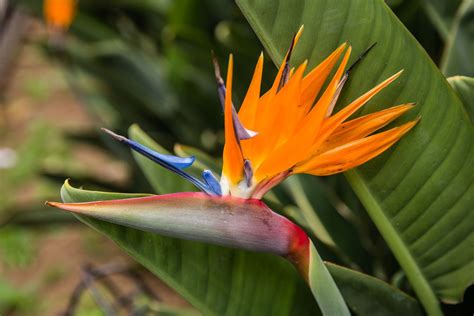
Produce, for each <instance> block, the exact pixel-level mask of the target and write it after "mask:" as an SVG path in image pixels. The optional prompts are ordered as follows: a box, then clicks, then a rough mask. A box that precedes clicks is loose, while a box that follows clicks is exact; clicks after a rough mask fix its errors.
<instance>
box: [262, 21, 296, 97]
mask: <svg viewBox="0 0 474 316" xmlns="http://www.w3.org/2000/svg"><path fill="white" fill-rule="evenodd" d="M303 29H304V26H303V25H301V26H300V28H299V30H298V32H296V34H295V35H294V36H293V39H292V41H291V45H290V47H289V48H288V51H287V52H286V54H285V58H283V61H282V62H281V65H280V68H279V69H278V73H277V75H276V77H275V81H273V85H272V87H271V89H270V91H272V92H273V93H276V92H277V91H278V89H279V87H280V81H281V78H282V75H283V72H284V71H285V68H286V62H287V61H288V58H289V57H290V54H291V53H292V51H293V49H294V48H295V47H296V44H297V43H298V41H299V39H300V37H301V34H302V33H303Z"/></svg>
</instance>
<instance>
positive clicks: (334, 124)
mask: <svg viewBox="0 0 474 316" xmlns="http://www.w3.org/2000/svg"><path fill="white" fill-rule="evenodd" d="M402 72H403V70H401V71H399V72H397V73H396V74H394V75H393V76H391V77H389V78H387V79H385V80H384V81H383V82H382V83H379V84H378V85H377V86H376V87H375V88H372V89H371V90H370V91H368V92H366V93H365V94H364V95H362V96H361V97H359V98H358V99H356V100H355V101H353V102H352V103H351V104H349V105H348V106H346V107H345V108H343V109H342V110H340V111H339V112H337V113H336V114H334V115H333V116H331V117H329V118H328V119H327V120H326V121H325V123H324V125H323V127H322V128H321V131H320V132H319V133H318V137H317V138H316V142H315V143H314V144H313V145H312V148H311V151H312V152H314V151H317V150H318V148H319V147H320V146H321V145H322V144H323V143H324V142H325V141H326V139H327V138H328V137H329V136H330V135H331V134H332V133H333V132H334V131H335V130H336V129H337V128H338V127H339V126H340V125H341V124H342V122H344V121H345V120H346V119H348V118H349V117H350V116H351V115H352V114H354V113H355V112H356V111H357V110H358V109H360V108H361V107H362V106H363V105H364V104H366V103H367V102H368V101H369V100H370V99H372V98H373V97H374V96H375V95H376V94H377V93H379V92H380V91H381V90H382V89H383V88H385V87H386V86H388V85H389V84H390V83H392V82H393V81H394V80H395V79H397V78H398V77H399V76H400V75H401V73H402Z"/></svg>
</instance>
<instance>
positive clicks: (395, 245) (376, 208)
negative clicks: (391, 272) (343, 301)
mask: <svg viewBox="0 0 474 316" xmlns="http://www.w3.org/2000/svg"><path fill="white" fill-rule="evenodd" d="M346 176H347V178H348V180H349V182H351V184H352V188H353V189H354V191H356V193H357V195H358V196H359V198H360V199H361V201H362V202H363V204H364V206H365V209H366V210H367V213H369V215H370V217H371V218H372V220H373V221H374V223H375V225H376V226H377V228H378V230H379V232H380V233H381V234H382V236H383V237H384V239H385V241H386V242H387V244H388V245H389V247H390V249H391V250H392V252H393V254H394V255H395V257H396V258H397V260H398V262H399V263H400V266H401V267H402V268H403V270H404V271H405V273H406V275H407V278H408V280H409V281H410V284H411V285H412V287H413V289H414V290H415V293H416V295H417V296H418V298H419V300H420V301H421V304H422V305H423V307H424V308H425V311H426V313H427V314H428V315H430V316H442V315H443V313H442V311H441V309H440V306H439V302H438V299H437V297H436V295H435V293H434V292H433V289H432V288H431V286H430V284H429V283H428V280H426V278H425V276H424V274H423V271H421V269H420V267H419V266H418V264H417V262H416V260H415V258H413V256H412V254H411V253H410V251H409V249H408V247H407V245H405V243H404V241H403V240H402V238H401V237H400V234H399V233H398V232H397V231H396V229H395V227H393V225H392V223H391V222H390V220H389V219H388V218H387V217H386V216H385V213H384V212H383V210H382V209H381V208H380V205H379V204H378V203H377V201H376V200H375V199H374V198H373V195H372V194H371V193H370V190H369V188H368V187H367V186H366V185H365V183H364V181H362V179H361V178H360V176H359V175H358V174H357V172H356V171H355V170H352V171H349V172H346Z"/></svg>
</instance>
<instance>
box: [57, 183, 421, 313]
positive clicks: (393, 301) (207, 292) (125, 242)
mask: <svg viewBox="0 0 474 316" xmlns="http://www.w3.org/2000/svg"><path fill="white" fill-rule="evenodd" d="M141 196H146V195H144V194H124V193H110V192H97V191H87V190H82V189H77V188H74V187H72V186H71V185H70V184H69V182H67V181H66V183H65V184H64V186H63V187H62V189H61V197H62V199H63V201H64V202H87V201H95V200H112V199H119V198H132V197H141ZM78 218H79V219H80V220H81V221H83V222H84V223H86V224H87V225H89V226H91V227H93V228H94V229H96V230H97V231H99V232H101V233H103V234H105V235H106V236H108V237H109V238H111V239H112V240H113V241H114V242H116V243H117V244H118V245H119V246H120V247H121V248H123V249H124V250H125V251H126V252H127V253H128V254H129V255H130V256H132V257H133V258H134V259H135V260H137V261H138V262H140V263H141V264H143V265H144V266H145V267H146V268H148V269H149V270H150V271H151V272H153V273H154V274H155V275H157V276H158V277H159V278H161V279H162V280H163V281H165V282H166V283H167V284H168V285H170V286H171V287H172V288H174V289H175V290H176V291H177V292H178V293H180V294H181V295H183V296H184V298H186V299H187V300H189V302H190V303H191V304H193V305H194V306H195V307H196V308H198V309H199V310H200V311H201V312H202V313H203V314H204V315H315V314H316V315H317V314H318V313H319V311H318V309H317V307H316V305H315V302H314V300H313V297H312V296H311V294H310V292H309V289H308V287H307V285H306V284H304V283H303V281H302V279H301V278H300V277H299V276H298V275H297V274H296V271H295V270H294V269H293V267H291V266H290V265H289V264H288V262H286V261H285V260H283V259H281V258H278V257H276V256H271V255H265V254H259V253H251V252H245V251H239V250H235V249H229V248H223V247H218V246H211V245H206V244H202V243H197V242H191V241H185V240H178V239H174V238H169V237H163V236H159V235H156V234H152V233H147V232H143V231H140V230H136V229H132V228H127V227H124V226H120V225H116V224H111V223H107V222H103V221H99V220H96V219H92V218H89V217H85V216H78ZM318 262H320V261H318ZM326 265H327V266H328V268H329V271H330V272H331V274H332V275H333V277H334V278H335V281H336V283H337V284H338V286H339V287H340V288H341V291H342V294H343V296H344V299H345V300H346V301H347V303H348V305H349V306H350V307H351V309H352V310H353V311H355V312H356V313H357V314H358V315H369V314H370V315H371V314H372V311H380V315H388V316H390V315H393V316H398V315H418V314H419V306H418V304H417V303H416V301H415V300H414V299H413V298H411V297H409V296H408V295H406V294H403V293H402V292H400V291H398V290H396V289H394V288H392V287H390V286H389V285H387V284H386V283H384V282H382V281H380V280H377V279H375V278H372V277H369V276H367V275H365V274H362V273H359V272H355V271H353V270H350V269H347V268H342V267H339V266H337V265H333V264H328V263H326ZM322 284H323V285H324V283H322ZM374 293H378V294H377V301H375V300H374V299H373V296H372V295H373V294H374ZM382 302H383V303H382ZM384 306H385V307H386V308H385V309H384ZM405 312H406V313H405Z"/></svg>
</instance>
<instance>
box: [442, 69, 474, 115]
mask: <svg viewBox="0 0 474 316" xmlns="http://www.w3.org/2000/svg"><path fill="white" fill-rule="evenodd" d="M448 82H449V84H450V85H451V87H453V89H454V91H456V92H457V93H458V96H459V98H461V100H462V103H463V104H464V108H465V109H466V111H467V112H468V113H469V116H470V117H471V122H474V78H471V77H464V76H454V77H450V78H448Z"/></svg>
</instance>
